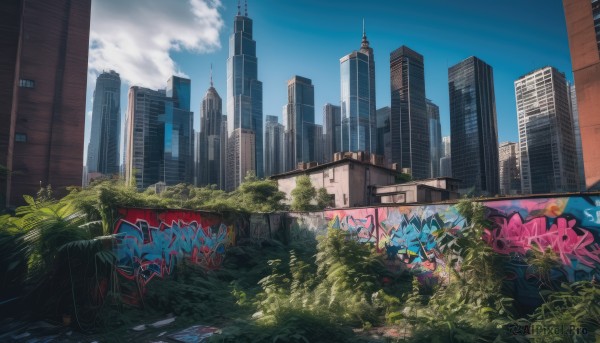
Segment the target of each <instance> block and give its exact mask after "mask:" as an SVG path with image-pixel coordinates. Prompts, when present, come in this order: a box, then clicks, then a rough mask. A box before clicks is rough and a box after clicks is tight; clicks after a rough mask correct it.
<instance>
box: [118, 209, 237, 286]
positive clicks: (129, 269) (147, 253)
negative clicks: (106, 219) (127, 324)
mask: <svg viewBox="0 0 600 343" xmlns="http://www.w3.org/2000/svg"><path fill="white" fill-rule="evenodd" d="M119 213H120V216H121V217H120V219H119V220H118V221H117V223H116V225H115V230H114V234H115V237H116V244H115V253H116V255H117V259H118V262H117V271H118V273H119V274H120V275H122V276H123V277H125V278H126V279H129V280H135V281H137V283H138V284H139V285H140V286H142V287H143V286H145V285H146V284H147V283H148V282H150V281H151V280H152V279H154V278H156V277H158V278H164V277H165V276H167V275H170V274H172V273H173V272H174V270H175V268H176V266H177V263H178V261H182V260H184V259H185V260H187V261H189V262H192V263H193V264H197V265H200V266H202V267H204V268H207V269H214V268H218V267H219V266H220V265H221V262H222V261H223V258H224V256H225V248H226V247H227V246H229V245H231V244H233V243H234V242H235V232H234V230H233V226H231V225H230V226H227V225H226V224H225V223H223V221H222V220H221V218H220V217H219V216H217V215H215V214H210V213H203V212H196V211H186V210H164V211H159V210H150V209H119Z"/></svg>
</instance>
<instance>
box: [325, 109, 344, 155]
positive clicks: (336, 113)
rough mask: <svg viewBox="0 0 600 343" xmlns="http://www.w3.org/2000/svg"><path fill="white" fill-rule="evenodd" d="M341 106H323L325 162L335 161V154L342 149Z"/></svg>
mask: <svg viewBox="0 0 600 343" xmlns="http://www.w3.org/2000/svg"><path fill="white" fill-rule="evenodd" d="M340 111H341V110H340V106H335V105H332V104H325V106H323V162H331V161H333V154H335V153H336V152H340V151H342V114H341V112H340Z"/></svg>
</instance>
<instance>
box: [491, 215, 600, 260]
mask: <svg viewBox="0 0 600 343" xmlns="http://www.w3.org/2000/svg"><path fill="white" fill-rule="evenodd" d="M492 219H493V220H494V221H495V222H496V223H497V224H498V225H499V227H498V228H496V229H494V230H492V231H490V230H486V235H485V236H486V237H485V239H486V241H487V242H488V243H489V244H491V245H492V247H493V248H494V250H495V251H496V252H498V253H501V254H510V253H519V254H525V253H526V252H527V251H528V250H530V249H532V247H533V246H534V245H535V246H537V247H538V248H540V249H542V250H546V249H547V248H548V247H550V248H552V250H553V251H554V252H555V253H557V254H558V255H559V256H560V259H561V261H562V262H563V264H564V265H567V266H572V264H571V260H573V259H575V260H577V261H578V262H579V263H581V264H584V265H586V266H589V267H594V261H595V262H596V263H600V246H598V244H597V243H594V236H593V235H592V234H591V233H590V232H589V231H587V230H585V229H582V228H578V230H577V231H579V232H581V233H578V232H577V231H576V230H574V228H575V223H576V221H575V220H567V219H565V218H557V219H556V222H555V223H554V224H552V225H551V226H550V228H548V226H547V219H546V217H537V218H533V219H531V220H529V221H527V222H523V220H522V219H521V216H520V215H519V214H518V213H515V214H513V215H512V216H511V217H510V218H505V217H494V218H492Z"/></svg>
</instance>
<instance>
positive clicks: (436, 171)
mask: <svg viewBox="0 0 600 343" xmlns="http://www.w3.org/2000/svg"><path fill="white" fill-rule="evenodd" d="M425 105H426V106H427V120H428V122H429V156H430V158H431V177H439V176H441V174H440V159H441V158H442V124H441V123H440V108H439V107H438V105H436V104H434V103H433V102H432V101H431V100H429V99H425Z"/></svg>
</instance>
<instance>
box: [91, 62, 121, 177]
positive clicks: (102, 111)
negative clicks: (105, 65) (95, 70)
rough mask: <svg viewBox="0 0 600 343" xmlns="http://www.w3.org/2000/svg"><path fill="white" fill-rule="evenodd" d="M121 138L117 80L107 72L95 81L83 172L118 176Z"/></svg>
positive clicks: (119, 86) (117, 76)
mask: <svg viewBox="0 0 600 343" xmlns="http://www.w3.org/2000/svg"><path fill="white" fill-rule="evenodd" d="M120 135H121V78H120V77H119V74H117V73H116V72H115V71H113V70H111V71H109V72H103V73H102V74H100V75H99V76H98V78H97V79H96V89H95V90H94V105H93V109H92V128H91V131H90V142H89V144H88V151H87V163H86V172H87V173H99V174H102V175H115V174H119V168H120V162H119V157H120V140H119V139H120Z"/></svg>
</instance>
